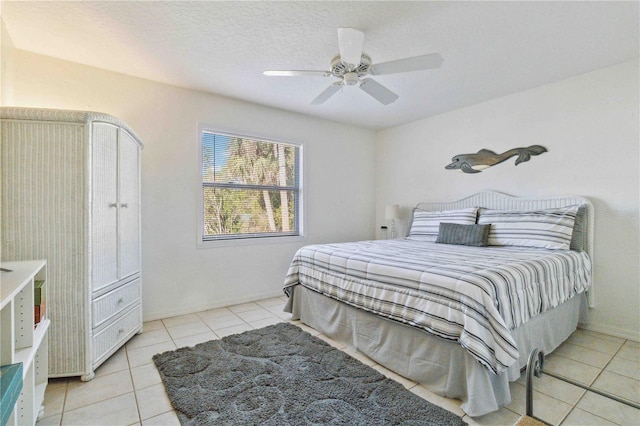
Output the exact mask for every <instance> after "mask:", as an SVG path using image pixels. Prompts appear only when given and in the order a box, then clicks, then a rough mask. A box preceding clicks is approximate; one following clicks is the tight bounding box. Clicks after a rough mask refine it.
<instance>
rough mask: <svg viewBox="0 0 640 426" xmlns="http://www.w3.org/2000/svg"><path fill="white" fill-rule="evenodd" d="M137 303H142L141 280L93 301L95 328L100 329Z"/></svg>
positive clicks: (131, 282)
mask: <svg viewBox="0 0 640 426" xmlns="http://www.w3.org/2000/svg"><path fill="white" fill-rule="evenodd" d="M136 302H137V303H139V302H140V278H136V279H135V280H133V281H130V282H128V283H126V284H124V285H122V286H121V287H118V288H116V289H115V290H112V291H110V292H109V293H107V294H105V295H103V296H100V297H98V298H96V299H94V300H93V306H92V308H93V309H92V313H93V328H97V327H100V326H101V325H102V324H104V323H105V322H106V321H108V320H109V319H110V318H113V317H115V316H117V315H118V314H120V313H121V312H122V311H124V310H125V309H127V308H128V307H129V306H131V305H133V304H134V303H136Z"/></svg>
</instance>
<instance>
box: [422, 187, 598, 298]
mask: <svg viewBox="0 0 640 426" xmlns="http://www.w3.org/2000/svg"><path fill="white" fill-rule="evenodd" d="M576 204H578V205H581V204H584V205H586V207H587V209H586V214H585V223H586V225H585V227H584V240H585V251H586V252H587V254H588V255H589V257H590V258H591V289H590V290H589V292H588V294H587V296H588V300H589V306H590V307H593V306H594V294H593V293H594V292H593V288H594V284H593V263H594V252H593V232H594V220H593V219H594V209H593V204H592V203H591V201H589V199H587V198H585V197H581V196H579V195H566V196H551V197H514V196H511V195H507V194H503V193H501V192H496V191H483V192H478V193H477V194H473V195H470V196H469V197H466V198H463V199H461V200H457V201H448V202H424V203H419V204H418V205H417V206H416V207H417V208H419V209H420V210H427V211H438V210H453V209H460V208H465V207H485V208H488V209H500V210H539V209H549V208H557V207H567V206H573V205H576Z"/></svg>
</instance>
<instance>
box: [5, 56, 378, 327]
mask: <svg viewBox="0 0 640 426" xmlns="http://www.w3.org/2000/svg"><path fill="white" fill-rule="evenodd" d="M12 62H13V64H12V65H13V68H14V69H15V72H14V73H13V79H12V81H11V82H10V83H11V87H12V89H13V94H14V96H13V101H12V102H11V104H13V105H15V106H33V107H44V108H60V109H77V110H91V111H100V112H104V113H108V114H112V115H114V116H116V117H118V118H120V119H122V120H123V121H125V122H126V123H128V124H129V125H130V126H131V127H132V128H133V129H134V130H135V131H136V133H138V135H139V136H140V137H141V139H142V140H143V142H144V143H145V148H144V150H143V153H142V161H143V166H142V209H143V212H142V226H143V228H142V253H143V256H142V261H143V300H144V317H145V320H150V319H155V318H162V317H167V316H171V315H176V314H182V313H188V312H194V311H199V310H203V309H207V308H212V307H219V306H224V305H229V304H234V303H240V302H245V301H250V300H257V299H261V298H264V297H270V296H274V295H281V294H282V291H281V288H282V284H283V280H284V276H285V274H286V272H287V268H288V265H289V262H290V260H291V258H292V257H293V255H294V253H295V251H296V250H297V249H298V248H299V247H301V246H302V245H304V244H310V243H319V242H334V241H347V240H359V239H368V238H373V236H374V229H375V225H374V215H373V210H374V206H375V203H374V196H375V194H374V187H373V184H374V164H375V143H374V138H375V135H374V133H373V132H372V131H368V130H363V129H361V128H357V127H351V126H345V125H342V124H336V123H332V122H328V121H324V120H319V119H314V118H310V117H306V116H303V115H299V114H294V113H289V112H284V111H280V110H276V109H271V108H266V107H261V106H257V105H254V104H250V103H246V102H241V101H237V100H232V99H228V98H223V97H220V96H214V95H210V94H205V93H202V92H195V91H190V90H185V89H180V88H177V87H173V86H168V85H163V84H158V83H154V82H150V81H147V80H142V79H138V78H133V77H129V76H125V75H122V74H116V73H112V72H108V71H104V70H99V69H96V68H91V67H86V66H83V65H78V64H75V63H70V62H66V61H61V60H57V59H52V58H49V57H44V56H41V55H36V54H33V53H29V52H24V51H19V50H15V51H14V52H13V55H12ZM199 122H205V123H208V124H211V125H213V126H223V127H224V128H225V129H235V130H237V131H238V132H240V133H242V134H252V135H257V136H263V137H269V138H273V139H275V140H281V141H286V142H295V143H302V144H303V147H304V172H305V176H304V193H305V196H306V203H305V209H306V230H307V238H306V240H305V241H299V242H289V243H273V244H261V245H236V246H228V245H225V246H222V247H216V248H205V249H199V248H197V246H196V243H197V235H198V233H197V225H196V224H197V218H198V196H199V183H200V176H199V164H198V132H197V131H198V123H199Z"/></svg>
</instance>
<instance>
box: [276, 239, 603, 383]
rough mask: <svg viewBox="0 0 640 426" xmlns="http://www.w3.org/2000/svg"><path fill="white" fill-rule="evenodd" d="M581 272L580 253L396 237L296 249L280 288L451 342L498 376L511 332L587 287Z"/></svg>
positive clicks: (585, 269)
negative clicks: (323, 298) (314, 295)
mask: <svg viewBox="0 0 640 426" xmlns="http://www.w3.org/2000/svg"><path fill="white" fill-rule="evenodd" d="M590 277H591V262H590V259H589V256H588V255H587V254H586V253H584V252H576V251H570V250H546V249H532V248H522V247H467V246H458V245H449V244H436V243H432V242H425V241H416V240H410V239H396V240H379V241H360V242H353V243H339V244H323V245H311V246H306V247H303V248H301V249H300V250H299V251H298V252H297V253H296V255H295V256H294V258H293V260H292V262H291V265H290V268H289V271H288V273H287V276H286V279H285V285H284V288H285V292H287V293H288V294H290V293H291V289H292V288H293V287H294V286H296V285H302V286H303V287H306V288H308V289H310V290H312V291H314V292H317V293H320V294H322V295H325V296H327V297H330V298H332V299H335V300H339V301H341V302H343V303H346V304H348V305H351V306H353V307H356V308H358V309H362V310H365V311H368V312H371V313H374V314H376V315H379V316H382V317H384V318H386V319H388V320H391V321H396V322H399V323H402V324H405V325H408V326H410V327H413V328H416V329H419V330H421V331H424V332H426V333H429V334H432V335H434V336H438V337H440V338H442V339H445V340H449V341H453V342H457V343H458V344H460V345H461V346H462V347H463V348H464V349H465V350H466V351H467V352H468V353H469V354H470V355H471V356H472V357H473V358H474V359H475V360H477V361H478V362H480V363H481V364H482V365H483V366H484V367H486V368H487V369H488V370H489V371H491V372H492V373H493V374H501V373H503V372H504V371H505V370H507V369H508V368H509V367H510V366H512V365H514V364H516V363H517V361H518V358H519V351H518V347H517V344H516V342H515V341H514V338H513V336H512V333H511V331H512V330H514V329H516V328H518V327H519V326H520V325H522V324H524V323H526V322H527V321H529V320H531V318H534V317H536V316H537V315H539V314H540V313H543V312H546V311H548V310H550V309H553V308H555V307H557V306H559V305H561V304H562V303H563V302H565V301H567V300H569V299H571V298H572V297H573V296H575V295H577V294H580V293H583V292H584V291H586V290H587V289H588V288H589V284H590Z"/></svg>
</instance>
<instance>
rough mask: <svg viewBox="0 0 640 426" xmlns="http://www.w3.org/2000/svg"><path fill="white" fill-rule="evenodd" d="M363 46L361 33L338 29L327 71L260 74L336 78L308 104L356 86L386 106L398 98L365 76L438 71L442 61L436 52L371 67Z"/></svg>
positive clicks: (321, 100) (317, 102)
mask: <svg viewBox="0 0 640 426" xmlns="http://www.w3.org/2000/svg"><path fill="white" fill-rule="evenodd" d="M363 43H364V33H362V32H361V31H358V30H354V29H353V28H338V44H339V47H340V54H339V55H336V56H335V57H334V58H333V59H332V60H331V63H330V70H328V71H311V70H291V71H265V72H264V73H263V74H264V75H267V76H279V77H293V76H312V77H336V78H338V79H339V80H338V81H336V82H335V83H332V84H331V85H330V86H329V87H327V88H326V89H325V90H324V91H323V92H322V93H320V94H319V95H318V96H317V97H316V98H315V99H314V100H313V101H311V104H312V105H320V104H322V103H324V102H325V101H326V100H327V99H329V98H330V97H331V96H333V95H334V94H336V92H338V91H339V90H340V88H341V87H342V86H358V87H360V89H361V90H362V91H364V92H365V93H367V94H368V95H370V96H371V97H373V98H374V99H376V100H377V101H379V102H380V103H382V104H384V105H388V104H390V103H392V102H393V101H395V100H396V99H398V95H396V94H395V93H393V92H392V91H391V90H389V89H387V88H386V87H384V86H383V85H382V84H380V83H378V82H377V81H375V80H373V79H371V78H369V77H367V76H368V75H384V74H397V73H403V72H409V71H420V70H426V69H432V68H438V67H440V65H441V64H442V61H443V59H442V56H440V54H439V53H429V54H427V55H420V56H413V57H410V58H404V59H397V60H395V61H389V62H383V63H380V64H372V63H371V58H370V57H369V55H367V54H366V53H364V52H363V51H362V45H363Z"/></svg>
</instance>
